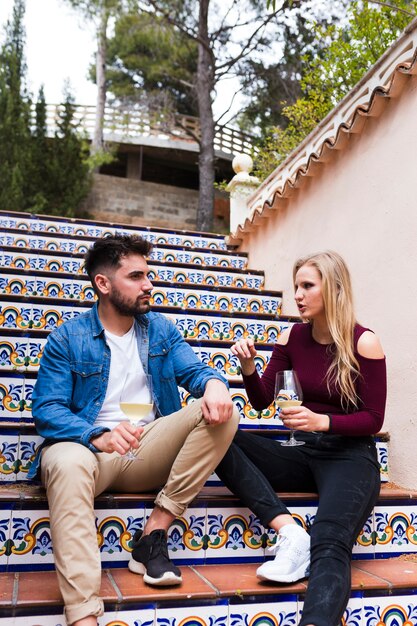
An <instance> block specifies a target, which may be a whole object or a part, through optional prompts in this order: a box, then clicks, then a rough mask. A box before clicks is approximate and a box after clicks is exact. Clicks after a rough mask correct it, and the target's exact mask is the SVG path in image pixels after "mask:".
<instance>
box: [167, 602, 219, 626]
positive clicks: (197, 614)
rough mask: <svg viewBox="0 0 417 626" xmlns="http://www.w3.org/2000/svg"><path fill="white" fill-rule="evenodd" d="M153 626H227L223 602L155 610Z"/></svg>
mask: <svg viewBox="0 0 417 626" xmlns="http://www.w3.org/2000/svg"><path fill="white" fill-rule="evenodd" d="M155 626H228V606H227V604H226V603H225V602H223V603H220V602H219V603H218V604H216V605H211V606H195V605H191V606H184V607H171V608H163V609H160V608H157V610H156V623H155Z"/></svg>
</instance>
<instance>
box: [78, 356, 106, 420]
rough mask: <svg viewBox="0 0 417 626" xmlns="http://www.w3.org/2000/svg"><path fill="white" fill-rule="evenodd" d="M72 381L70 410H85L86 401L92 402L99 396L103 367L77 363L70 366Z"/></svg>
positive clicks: (96, 364)
mask: <svg viewBox="0 0 417 626" xmlns="http://www.w3.org/2000/svg"><path fill="white" fill-rule="evenodd" d="M70 368H71V374H72V378H73V381H74V388H73V394H72V409H73V410H74V411H75V412H79V411H81V410H82V409H83V408H85V404H86V400H87V401H88V402H92V401H94V400H95V399H96V397H97V396H98V394H99V388H100V381H101V373H102V370H103V365H102V364H99V363H91V362H85V361H84V362H83V361H79V362H76V363H71V364H70Z"/></svg>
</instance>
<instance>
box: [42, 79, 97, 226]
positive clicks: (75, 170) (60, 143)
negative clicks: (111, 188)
mask: <svg viewBox="0 0 417 626" xmlns="http://www.w3.org/2000/svg"><path fill="white" fill-rule="evenodd" d="M64 97H65V99H64V102H63V104H62V105H61V106H60V108H59V112H58V121H57V126H58V128H57V130H56V132H55V136H54V139H53V142H52V150H51V158H50V163H49V170H50V174H49V175H50V177H51V178H52V180H53V188H52V190H51V194H50V197H49V207H48V213H50V214H53V215H67V216H68V215H74V211H75V209H76V208H77V207H78V206H79V204H80V202H81V200H82V199H83V198H84V197H85V196H86V194H87V192H88V189H89V184H90V177H89V164H88V155H89V151H88V144H87V141H86V140H84V139H83V138H82V137H81V136H80V135H79V133H78V132H77V124H76V122H75V120H74V113H75V107H74V98H73V96H72V94H71V92H70V91H69V89H68V87H67V88H66V90H65V93H64Z"/></svg>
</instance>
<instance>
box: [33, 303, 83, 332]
mask: <svg viewBox="0 0 417 626" xmlns="http://www.w3.org/2000/svg"><path fill="white" fill-rule="evenodd" d="M89 308H90V307H82V306H76V307H71V305H67V306H61V305H59V306H55V305H54V306H51V305H48V304H34V305H33V310H32V318H31V319H32V322H31V328H32V329H33V330H53V329H54V328H57V327H58V326H61V324H63V323H64V322H67V321H68V320H70V319H72V318H73V317H77V315H81V313H84V312H85V311H88V310H89Z"/></svg>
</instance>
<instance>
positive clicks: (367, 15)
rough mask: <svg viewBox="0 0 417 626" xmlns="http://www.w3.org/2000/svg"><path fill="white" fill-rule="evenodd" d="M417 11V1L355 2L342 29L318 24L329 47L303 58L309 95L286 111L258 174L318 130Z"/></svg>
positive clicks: (304, 86) (267, 142)
mask: <svg viewBox="0 0 417 626" xmlns="http://www.w3.org/2000/svg"><path fill="white" fill-rule="evenodd" d="M416 12H417V2H409V1H407V0H397V1H396V2H395V5H394V3H393V2H392V3H375V2H352V3H351V4H350V5H349V6H348V8H347V13H348V20H347V22H346V24H344V25H341V26H335V25H331V26H329V27H327V28H324V27H323V26H318V27H317V28H316V29H315V33H316V38H318V39H320V40H322V41H329V44H328V46H327V47H326V48H325V49H324V50H323V51H322V52H321V54H320V55H318V56H316V58H315V59H313V60H312V61H310V60H309V59H307V58H303V62H304V71H303V76H302V79H301V83H300V84H301V89H302V91H303V94H304V95H303V96H302V97H301V98H298V99H297V101H296V102H295V103H294V104H291V105H288V106H286V107H284V108H283V110H282V113H283V115H284V117H285V118H286V125H285V126H284V127H283V126H281V127H280V126H277V127H274V128H272V129H271V130H270V132H269V134H268V136H267V137H266V139H265V141H264V144H263V146H262V149H261V150H260V152H259V154H258V156H257V159H256V163H255V170H256V174H257V176H259V177H260V178H265V177H266V176H268V175H269V173H270V172H271V171H272V170H273V169H274V168H275V167H277V165H279V163H280V162H281V161H283V160H284V159H285V158H286V156H287V155H288V154H289V153H290V152H291V151H292V150H293V149H295V148H296V147H297V145H298V144H299V143H300V142H301V141H302V140H303V139H304V138H305V137H306V136H307V135H308V134H309V133H310V132H311V131H313V130H314V128H315V127H316V126H317V124H318V123H319V122H320V121H321V120H322V119H323V118H324V117H325V116H326V115H327V113H329V112H330V111H331V110H332V109H333V107H334V106H335V105H336V104H337V102H339V101H340V100H341V99H342V98H343V97H344V96H345V95H346V94H347V93H349V91H350V90H351V89H352V88H353V87H354V85H355V84H356V83H357V82H358V81H359V80H360V79H361V78H362V76H363V75H364V74H365V72H366V71H367V70H368V69H369V68H370V67H371V66H372V65H374V64H375V63H376V62H377V61H378V59H379V58H380V57H381V55H382V54H383V53H384V52H385V50H386V49H387V48H388V47H389V45H391V43H393V42H394V41H395V39H396V38H397V37H398V36H399V34H400V32H401V31H402V30H403V29H404V28H405V26H406V25H407V23H408V22H409V21H410V19H411V18H412V17H413V14H414V15H415V14H416Z"/></svg>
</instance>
